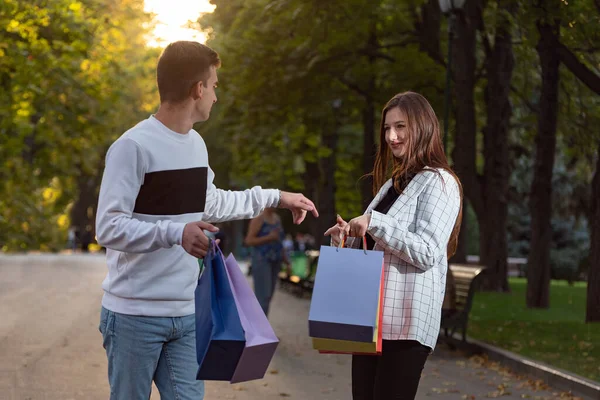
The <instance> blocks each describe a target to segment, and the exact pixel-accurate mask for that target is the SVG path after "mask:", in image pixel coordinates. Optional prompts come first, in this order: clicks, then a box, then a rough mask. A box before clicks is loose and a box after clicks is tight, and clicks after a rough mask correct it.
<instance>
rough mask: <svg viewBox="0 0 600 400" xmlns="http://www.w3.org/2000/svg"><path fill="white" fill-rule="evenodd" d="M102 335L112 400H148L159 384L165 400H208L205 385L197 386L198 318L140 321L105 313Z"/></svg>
mask: <svg viewBox="0 0 600 400" xmlns="http://www.w3.org/2000/svg"><path fill="white" fill-rule="evenodd" d="M100 332H101V333H102V337H103V339H104V348H105V349H106V355H107V357H108V381H109V384H110V399H111V400H148V399H149V398H150V394H151V391H152V381H153V380H154V383H155V384H156V387H157V388H158V391H159V392H160V398H161V400H202V399H204V382H203V381H197V380H196V372H197V371H198V363H197V361H196V323H195V317H194V315H188V316H185V317H175V318H163V317H139V316H133V315H124V314H119V313H115V312H113V311H109V310H107V309H105V308H104V307H102V312H101V314H100Z"/></svg>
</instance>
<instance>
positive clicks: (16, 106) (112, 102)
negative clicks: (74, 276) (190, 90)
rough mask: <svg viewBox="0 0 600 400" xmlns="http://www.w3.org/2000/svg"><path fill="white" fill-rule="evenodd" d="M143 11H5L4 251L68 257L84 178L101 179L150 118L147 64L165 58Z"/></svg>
mask: <svg viewBox="0 0 600 400" xmlns="http://www.w3.org/2000/svg"><path fill="white" fill-rule="evenodd" d="M142 6H143V3H142V1H141V0H118V1H117V0H85V1H74V0H54V1H52V2H47V1H41V0H37V1H29V2H23V1H17V0H6V1H4V2H3V12H2V13H1V14H0V87H1V90H0V115H1V118H0V143H2V146H0V160H2V161H1V163H0V177H1V178H2V179H0V182H1V183H0V198H2V199H3V201H2V203H1V204H0V247H3V248H5V249H18V250H25V249H29V248H39V247H40V246H41V245H44V246H45V248H46V249H59V248H61V247H62V246H63V243H65V241H66V234H65V232H66V229H67V227H68V225H69V223H68V218H67V217H66V216H67V215H68V210H69V207H70V205H71V203H72V202H73V201H74V200H75V199H77V197H78V192H77V187H76V186H75V185H74V178H76V177H77V176H79V175H81V174H85V175H89V176H95V175H97V174H99V173H101V169H100V168H99V166H101V160H102V159H103V157H104V153H105V151H106V149H107V147H108V144H109V143H110V142H111V141H112V140H114V139H115V137H116V136H117V135H120V134H121V133H123V132H124V131H125V130H126V129H128V128H129V127H130V126H132V125H133V124H135V123H136V122H137V120H139V119H140V118H142V116H144V115H146V113H147V112H148V108H147V107H146V104H147V100H146V99H147V98H148V95H149V94H153V93H152V91H153V87H154V85H153V82H152V81H153V74H154V71H153V69H154V65H152V68H148V67H147V64H148V63H149V62H151V63H152V64H154V62H155V58H154V56H155V55H156V54H148V53H149V52H148V51H147V49H146V48H145V38H144V34H145V33H146V31H145V29H146V28H143V26H144V23H145V22H146V21H148V18H147V16H146V15H145V14H144V13H143V11H142ZM100 10H102V13H99V11H100ZM100 15H101V16H100ZM149 88H150V89H149ZM55 187H59V188H60V190H58V189H55ZM48 190H54V191H53V192H52V193H54V194H53V195H52V197H51V198H52V201H48V199H47V198H46V197H47V194H48V193H49V192H48ZM65 218H67V219H66V220H65ZM59 221H60V222H61V223H60V224H59Z"/></svg>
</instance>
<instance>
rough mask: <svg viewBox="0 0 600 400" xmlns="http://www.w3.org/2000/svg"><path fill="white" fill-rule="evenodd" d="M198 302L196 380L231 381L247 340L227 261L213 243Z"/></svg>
mask: <svg viewBox="0 0 600 400" xmlns="http://www.w3.org/2000/svg"><path fill="white" fill-rule="evenodd" d="M195 303H196V356H197V360H198V365H199V367H198V373H197V374H196V379H200V380H218V381H230V380H231V379H232V377H233V375H234V373H235V370H236V368H237V365H238V362H239V360H240V357H241V356H242V352H243V351H244V347H245V345H246V337H245V333H244V329H243V328H242V323H241V321H240V315H239V313H238V309H237V307H236V304H235V299H234V296H233V293H232V290H231V285H230V281H229V278H228V276H227V271H226V269H225V261H224V259H223V255H222V254H221V251H220V250H219V249H218V248H217V247H216V246H215V245H214V244H213V245H211V249H210V250H209V252H208V254H207V255H206V257H204V271H203V272H202V274H201V275H200V277H199V279H198V286H197V287H196V292H195Z"/></svg>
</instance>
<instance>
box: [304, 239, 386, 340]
mask: <svg viewBox="0 0 600 400" xmlns="http://www.w3.org/2000/svg"><path fill="white" fill-rule="evenodd" d="M382 271H383V252H382V251H372V250H364V249H349V248H338V247H330V246H321V251H320V254H319V262H318V265H317V275H316V277H315V285H314V289H313V294H312V299H311V303H310V311H309V315H308V333H309V336H310V337H313V338H322V339H337V340H347V341H354V342H364V343H369V342H373V340H374V339H373V338H374V337H375V335H376V333H377V331H376V327H377V321H378V319H379V299H380V291H381V290H382V288H383V285H382Z"/></svg>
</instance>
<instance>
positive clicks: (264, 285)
mask: <svg viewBox="0 0 600 400" xmlns="http://www.w3.org/2000/svg"><path fill="white" fill-rule="evenodd" d="M284 237H285V236H284V233H283V226H282V225H281V219H280V218H279V215H277V212H276V211H275V209H274V208H265V210H264V211H263V212H262V213H261V214H260V215H259V216H258V217H256V218H254V219H253V220H252V221H250V225H249V226H248V232H247V234H246V239H245V243H246V246H250V247H252V248H253V249H252V279H253V280H254V293H255V294H256V298H257V299H258V302H259V303H260V306H261V307H262V309H263V311H264V312H265V315H267V316H268V315H269V306H270V304H271V299H272V298H273V293H274V292H275V285H276V283H277V276H278V274H279V271H281V266H282V263H288V260H287V256H286V253H285V250H284V248H283V238H284Z"/></svg>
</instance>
